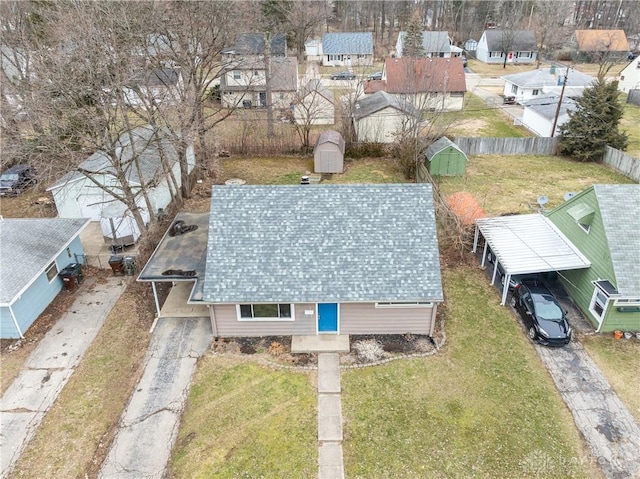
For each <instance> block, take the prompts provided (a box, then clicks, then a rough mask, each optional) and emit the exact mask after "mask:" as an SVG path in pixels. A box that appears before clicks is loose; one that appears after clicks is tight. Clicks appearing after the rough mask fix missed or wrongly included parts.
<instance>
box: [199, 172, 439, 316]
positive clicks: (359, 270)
mask: <svg viewBox="0 0 640 479" xmlns="http://www.w3.org/2000/svg"><path fill="white" fill-rule="evenodd" d="M210 213H211V219H210V223H209V244H208V247H207V265H206V271H205V284H204V298H203V299H204V301H205V302H210V303H238V302H247V301H251V302H338V301H340V302H345V301H353V302H372V301H442V300H443V293H442V283H441V277H440V260H439V255H438V242H437V237H436V221H435V213H434V207H433V193H432V189H431V185H428V184H381V185H365V184H358V185H317V186H316V185H314V186H308V185H295V186H273V185H269V186H214V187H213V189H212V195H211V212H210Z"/></svg>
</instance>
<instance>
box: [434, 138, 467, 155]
mask: <svg viewBox="0 0 640 479" xmlns="http://www.w3.org/2000/svg"><path fill="white" fill-rule="evenodd" d="M448 146H451V147H452V148H455V149H456V150H458V151H459V152H460V153H462V154H463V155H464V156H465V157H466V156H467V155H466V154H465V152H464V151H462V150H461V149H460V147H459V146H458V145H456V144H455V143H454V142H453V141H451V140H450V139H449V138H447V137H446V136H443V137H440V138H438V139H437V140H436V141H434V142H433V143H431V144H430V145H429V146H428V147H427V149H426V150H425V151H424V156H425V157H426V159H427V161H431V160H432V159H433V157H434V156H436V154H438V153H440V152H441V151H442V150H444V149H445V148H447V147H448Z"/></svg>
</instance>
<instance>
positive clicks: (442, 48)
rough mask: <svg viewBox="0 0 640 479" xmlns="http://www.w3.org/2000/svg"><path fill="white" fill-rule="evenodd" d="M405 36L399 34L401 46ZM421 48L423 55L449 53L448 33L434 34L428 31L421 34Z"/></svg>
mask: <svg viewBox="0 0 640 479" xmlns="http://www.w3.org/2000/svg"><path fill="white" fill-rule="evenodd" d="M406 36H407V32H400V33H399V37H400V38H401V39H402V45H403V46H404V40H405V38H406ZM422 48H423V49H424V52H425V53H449V52H450V51H451V43H450V42H449V33H448V32H434V31H428V30H427V31H424V32H422Z"/></svg>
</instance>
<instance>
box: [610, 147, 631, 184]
mask: <svg viewBox="0 0 640 479" xmlns="http://www.w3.org/2000/svg"><path fill="white" fill-rule="evenodd" d="M602 162H603V163H604V164H605V165H608V166H610V167H611V168H613V169H614V170H617V171H619V172H620V173H622V174H623V175H625V176H627V177H629V178H631V179H632V180H635V181H638V182H640V160H638V158H634V157H633V156H631V155H627V154H626V153H624V152H622V151H620V150H616V149H615V148H612V147H610V146H607V147H605V150H604V155H603V156H602Z"/></svg>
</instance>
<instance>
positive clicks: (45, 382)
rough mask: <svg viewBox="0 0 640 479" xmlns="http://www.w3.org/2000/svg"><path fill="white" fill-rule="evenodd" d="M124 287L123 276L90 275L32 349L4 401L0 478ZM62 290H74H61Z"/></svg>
mask: <svg viewBox="0 0 640 479" xmlns="http://www.w3.org/2000/svg"><path fill="white" fill-rule="evenodd" d="M125 286H126V281H125V280H124V278H122V277H119V278H109V279H108V280H107V281H106V282H105V283H98V282H96V281H95V280H93V279H92V278H89V279H87V280H86V282H85V283H84V284H81V285H80V288H79V289H78V290H77V291H76V292H75V293H73V294H75V295H76V296H77V299H76V300H75V302H74V303H73V305H72V306H71V308H69V311H67V312H66V313H65V314H64V316H62V317H61V318H60V319H59V320H58V322H57V323H56V324H55V325H54V326H53V328H52V329H51V330H50V331H49V332H48V333H47V334H46V335H45V336H44V337H43V338H42V340H41V341H40V344H38V347H37V348H36V349H35V350H34V351H33V352H32V353H31V355H30V356H29V358H28V359H27V361H26V362H25V365H24V366H23V368H22V370H21V371H20V374H19V375H18V377H17V378H16V380H15V381H14V382H13V383H12V384H11V386H9V388H8V389H7V390H6V392H5V394H4V395H3V396H2V399H1V400H0V451H1V454H0V477H2V478H5V477H7V476H8V474H9V472H10V471H11V468H12V467H13V466H14V464H15V463H16V461H17V460H18V458H19V457H20V455H21V454H22V451H23V450H24V447H25V446H26V444H27V443H28V442H29V441H30V440H31V438H32V437H33V435H34V433H35V431H36V429H37V428H38V426H39V425H40V423H41V422H42V419H43V418H44V416H45V414H46V413H47V411H48V410H49V408H51V406H52V404H53V402H54V401H55V400H56V398H57V397H58V394H59V393H60V391H61V390H62V388H63V387H64V386H65V384H66V383H67V381H68V380H69V378H70V377H71V375H72V374H73V372H74V371H75V368H76V367H77V366H78V363H80V360H81V359H82V357H83V356H84V354H85V352H86V351H87V349H88V348H89V346H90V345H91V343H92V342H93V340H94V339H95V337H96V335H97V334H98V331H100V328H101V327H102V325H103V323H104V321H105V319H106V317H107V315H108V314H109V311H111V308H112V307H113V305H114V304H115V303H116V301H117V300H118V298H119V297H120V294H121V293H122V291H123V290H124V288H125ZM61 294H71V293H67V292H66V291H62V293H61Z"/></svg>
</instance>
